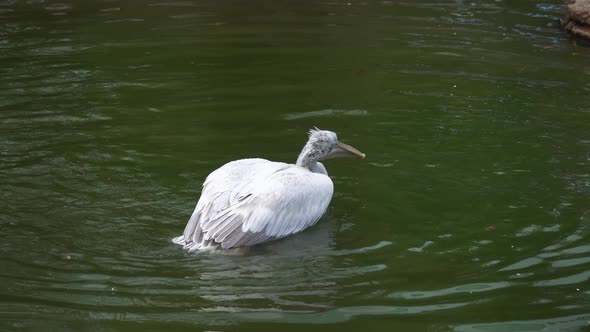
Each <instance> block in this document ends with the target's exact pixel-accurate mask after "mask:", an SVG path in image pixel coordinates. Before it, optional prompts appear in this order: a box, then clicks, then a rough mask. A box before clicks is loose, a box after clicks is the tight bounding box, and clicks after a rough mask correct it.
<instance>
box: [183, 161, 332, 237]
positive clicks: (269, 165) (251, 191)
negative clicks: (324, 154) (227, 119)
mask: <svg viewBox="0 0 590 332" xmlns="http://www.w3.org/2000/svg"><path fill="white" fill-rule="evenodd" d="M333 190H334V188H333V184H332V181H331V180H330V178H329V177H328V176H326V175H323V174H317V173H312V172H310V171H309V170H307V169H304V168H301V167H298V166H295V165H290V164H285V163H277V162H270V161H268V160H264V159H243V160H238V161H234V162H230V163H228V164H226V165H224V166H222V167H221V168H219V169H217V170H216V171H214V172H213V173H211V174H210V175H209V176H208V177H207V179H206V180H205V183H204V184H203V191H202V193H201V198H200V199H199V202H198V203H197V207H196V208H195V211H194V212H193V215H192V216H191V219H190V220H189V222H188V223H187V226H186V228H185V231H184V239H185V242H186V243H184V245H185V247H189V248H193V247H198V248H201V247H203V248H205V247H208V246H209V245H210V244H211V243H214V244H219V245H221V247H222V248H234V247H240V246H251V245H255V244H259V243H262V242H266V241H269V240H273V239H278V238H282V237H285V236H288V235H291V234H294V233H297V232H299V231H302V230H303V229H305V228H307V227H310V226H312V225H313V224H315V223H316V222H317V221H318V220H319V219H320V217H321V216H322V215H323V214H324V212H325V210H326V208H327V207H328V204H329V203H330V200H331V198H332V193H333ZM187 239H189V240H191V241H190V242H192V243H188V242H189V241H187Z"/></svg>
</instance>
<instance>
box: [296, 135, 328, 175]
mask: <svg viewBox="0 0 590 332" xmlns="http://www.w3.org/2000/svg"><path fill="white" fill-rule="evenodd" d="M321 155H322V154H321V152H320V151H318V150H317V149H314V148H313V145H312V144H310V143H309V142H308V144H305V146H304V147H303V150H302V151H301V153H300V154H299V158H297V163H296V165H297V166H301V167H304V168H307V169H309V170H310V171H311V172H313V173H320V174H325V175H328V172H327V171H326V168H325V167H324V165H322V163H320V162H319V161H318V160H319V159H320V157H321Z"/></svg>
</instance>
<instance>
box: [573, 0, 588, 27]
mask: <svg viewBox="0 0 590 332" xmlns="http://www.w3.org/2000/svg"><path fill="white" fill-rule="evenodd" d="M567 14H568V16H569V17H570V19H571V20H574V21H578V22H580V23H582V24H589V25H590V0H569V1H568V4H567Z"/></svg>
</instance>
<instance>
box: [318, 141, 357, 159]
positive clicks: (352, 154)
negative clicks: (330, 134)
mask: <svg viewBox="0 0 590 332" xmlns="http://www.w3.org/2000/svg"><path fill="white" fill-rule="evenodd" d="M332 158H361V159H363V158H365V154H364V153H362V152H360V151H359V150H357V149H355V148H353V147H352V146H350V145H346V144H344V143H342V142H336V146H334V148H333V149H332V151H330V153H328V155H327V156H325V157H324V158H322V159H332Z"/></svg>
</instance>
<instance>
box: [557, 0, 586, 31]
mask: <svg viewBox="0 0 590 332" xmlns="http://www.w3.org/2000/svg"><path fill="white" fill-rule="evenodd" d="M566 9H567V14H566V16H565V17H564V18H562V19H561V20H560V21H561V25H562V26H564V28H565V29H566V30H567V31H569V32H571V33H572V34H574V35H577V36H580V37H584V38H586V39H590V0H569V1H568V2H567V5H566Z"/></svg>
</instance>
